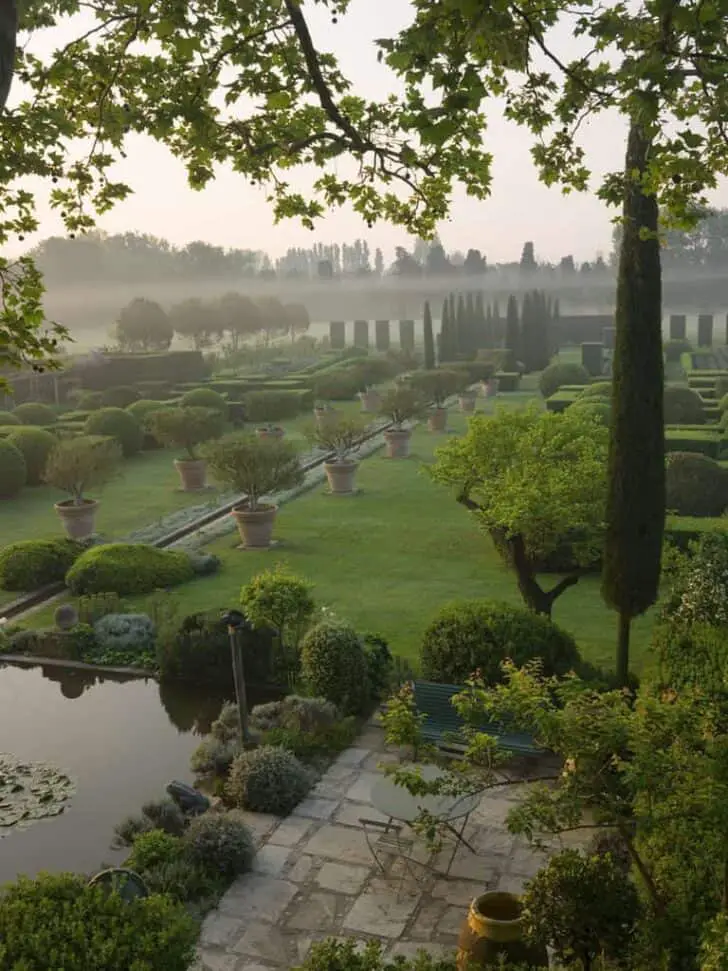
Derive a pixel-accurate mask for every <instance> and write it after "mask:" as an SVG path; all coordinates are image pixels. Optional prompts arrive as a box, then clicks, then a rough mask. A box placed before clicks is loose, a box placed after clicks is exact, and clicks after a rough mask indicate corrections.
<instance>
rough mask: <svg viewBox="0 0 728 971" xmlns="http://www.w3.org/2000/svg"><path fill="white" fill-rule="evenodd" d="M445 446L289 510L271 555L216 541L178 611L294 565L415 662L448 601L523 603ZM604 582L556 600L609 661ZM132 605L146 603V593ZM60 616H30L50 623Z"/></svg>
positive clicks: (332, 603)
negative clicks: (452, 470) (455, 490)
mask: <svg viewBox="0 0 728 971" xmlns="http://www.w3.org/2000/svg"><path fill="white" fill-rule="evenodd" d="M525 397H526V395H520V394H519V395H512V396H511V395H509V396H507V398H506V399H505V401H506V402H507V403H510V404H512V405H515V404H517V403H520V404H522V403H523V400H524V398H525ZM483 404H484V403H483V402H481V404H480V407H483ZM450 427H451V431H452V432H455V433H462V432H463V431H464V430H465V418H464V417H463V416H461V415H458V414H456V413H455V412H451V416H450ZM442 441H443V436H435V435H432V434H431V433H430V432H428V431H427V430H426V429H425V428H424V426H421V427H420V428H418V429H417V431H416V432H415V435H414V437H413V441H412V453H413V454H412V457H411V458H410V459H409V460H405V461H397V462H393V461H391V460H388V459H386V458H385V457H384V456H383V455H382V454H381V453H379V454H376V455H374V456H373V457H371V458H369V459H367V460H366V461H364V462H362V465H361V468H360V470H359V474H358V484H359V487H360V492H359V493H358V494H357V495H356V496H354V497H351V498H333V497H331V496H329V495H327V494H326V491H325V487H324V486H317V487H316V488H315V489H314V490H313V491H311V492H310V493H307V494H304V495H303V496H301V497H300V498H298V499H296V500H295V501H293V502H291V503H289V504H287V505H285V506H284V507H282V508H281V511H280V514H279V519H278V523H277V526H276V537H277V538H278V540H279V541H280V545H278V546H276V547H274V548H273V549H271V550H269V551H261V552H254V551H241V550H239V549H238V548H237V546H238V544H239V538H238V537H237V534H229V535H228V536H226V537H224V538H223V539H221V540H219V541H217V542H215V543H214V544H211V545H210V546H209V547H206V549H207V550H209V551H210V552H212V553H215V554H217V555H218V556H219V557H220V558H221V560H222V569H221V570H220V572H219V573H218V574H216V575H215V576H212V577H209V578H202V579H198V580H195V581H194V582H192V583H189V584H186V585H183V586H181V587H178V588H176V589H174V590H172V591H170V592H169V594H168V598H167V602H168V603H170V604H172V603H174V604H175V605H176V607H177V609H178V611H179V616H180V618H181V617H182V616H184V615H185V614H189V613H192V612H194V611H197V610H210V609H218V608H220V609H221V608H226V607H234V606H236V605H237V604H238V600H239V595H240V588H241V586H242V585H243V584H244V583H246V582H247V581H248V580H249V579H250V578H251V577H252V576H254V575H255V574H256V573H258V572H260V570H262V569H265V568H267V567H271V566H273V565H274V564H275V563H276V562H284V563H286V564H288V565H289V566H290V567H291V568H292V569H293V570H294V571H295V572H296V573H298V574H300V575H301V576H304V577H306V578H307V579H308V580H310V581H311V582H312V583H313V584H314V585H315V590H314V594H315V597H316V599H317V601H318V602H319V603H321V604H325V605H327V606H329V607H330V608H331V609H333V611H334V612H335V613H337V614H338V615H340V616H341V617H343V618H345V619H347V620H349V621H351V623H352V624H354V626H355V627H356V628H357V629H358V630H363V631H372V632H379V633H381V634H383V635H384V636H385V637H386V638H387V639H388V641H389V642H390V644H391V646H392V649H393V650H394V651H395V652H396V653H397V654H400V655H402V656H403V657H406V658H407V659H408V660H409V661H410V662H411V663H412V664H414V665H415V666H417V663H418V656H419V645H420V641H421V638H422V633H423V631H424V629H425V627H426V626H427V624H428V622H429V620H430V618H431V617H432V616H433V614H434V613H435V612H436V611H437V609H438V608H439V607H440V606H441V605H442V604H444V603H446V602H447V601H448V600H452V599H456V598H460V597H464V598H474V597H487V598H492V599H496V600H505V601H507V602H509V603H512V604H516V605H520V604H521V603H522V601H521V598H520V595H519V593H518V590H517V588H516V584H515V580H514V577H513V574H512V573H510V572H509V571H508V570H507V569H506V567H505V566H504V565H503V563H502V561H501V559H500V557H499V556H498V554H497V553H496V552H495V550H494V548H493V546H492V543H491V541H490V539H489V538H488V537H487V536H485V535H484V534H483V533H481V532H479V531H478V529H477V527H476V525H475V523H474V521H473V519H472V517H471V516H470V515H469V514H468V513H467V511H466V510H464V509H463V508H462V507H461V506H459V505H458V504H457V503H456V502H455V500H454V499H453V498H452V496H451V495H450V494H449V493H448V491H447V490H443V489H441V488H440V487H438V486H436V485H434V484H433V483H432V482H431V481H430V479H429V478H428V477H427V476H426V474H424V472H423V469H422V466H423V464H424V463H427V462H429V461H430V460H431V459H432V455H433V452H434V449H435V447H436V446H437V444H439V443H440V442H442ZM556 579H557V578H556V577H550V578H545V582H546V584H547V585H550V584H551V583H554V582H556ZM599 583H600V581H599V577H596V576H595V577H587V578H584V579H582V580H581V581H580V582H579V584H578V585H577V586H576V587H574V588H573V589H571V590H569V591H567V592H566V593H565V594H564V595H563V596H562V597H561V598H560V599H559V600H558V601H557V604H556V608H555V611H554V620H555V621H556V622H557V623H558V624H560V625H562V626H563V627H565V628H566V629H567V630H569V631H570V632H571V633H572V634H573V635H574V637H575V638H576V641H577V643H578V644H579V647H580V649H581V651H582V654H583V656H584V657H585V658H586V659H588V660H590V661H592V662H593V663H596V664H600V665H603V666H605V667H610V668H611V667H612V665H613V658H614V645H615V639H616V621H615V615H614V614H613V613H612V612H611V611H609V610H607V608H606V607H605V606H604V604H603V602H602V600H601V596H600V592H599ZM131 604H132V606H133V608H134V609H137V608H138V609H139V610H142V611H143V610H145V598H138V599H136V600H134V599H132V600H131ZM51 613H52V611H49V610H46V611H43V612H42V613H40V614H38V615H36V616H34V617H30V618H28V620H29V622H30V623H31V624H32V626H34V627H35V626H40V625H42V624H43V623H47V622H49V621H50V614H51ZM650 627H651V620H650V618H649V616H648V617H646V618H640V619H639V620H638V621H636V622H635V626H634V643H633V651H632V665H633V668H634V669H635V671H637V672H640V671H642V670H644V667H645V663H646V660H647V651H648V645H649V633H650Z"/></svg>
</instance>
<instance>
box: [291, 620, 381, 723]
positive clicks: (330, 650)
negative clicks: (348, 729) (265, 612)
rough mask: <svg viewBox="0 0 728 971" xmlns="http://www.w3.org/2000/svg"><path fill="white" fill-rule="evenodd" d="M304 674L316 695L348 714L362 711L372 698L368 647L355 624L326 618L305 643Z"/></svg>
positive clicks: (309, 688) (303, 647)
mask: <svg viewBox="0 0 728 971" xmlns="http://www.w3.org/2000/svg"><path fill="white" fill-rule="evenodd" d="M301 674H302V677H303V680H304V682H305V684H306V687H307V688H308V690H309V691H310V693H311V694H312V695H316V696H320V697H321V698H326V700H327V701H331V702H333V703H334V704H335V705H337V706H338V707H339V708H340V710H341V711H342V712H344V713H345V714H355V715H357V714H362V713H363V712H364V711H366V709H367V706H368V704H369V700H370V697H371V693H370V687H369V677H368V672H367V660H366V655H365V654H364V646H363V644H362V642H361V640H360V638H359V636H358V635H357V633H356V631H355V630H354V628H353V627H350V626H349V625H347V624H343V623H340V622H339V621H334V620H324V621H321V623H319V624H316V625H315V626H314V627H312V628H311V630H309V631H308V633H307V634H306V636H305V637H304V638H303V641H302V642H301Z"/></svg>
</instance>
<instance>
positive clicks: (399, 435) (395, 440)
mask: <svg viewBox="0 0 728 971" xmlns="http://www.w3.org/2000/svg"><path fill="white" fill-rule="evenodd" d="M411 438H412V432H411V431H410V430H409V428H390V429H389V431H386V432H385V433H384V441H385V442H386V443H387V458H389V459H406V458H407V456H408V455H409V453H410V439H411Z"/></svg>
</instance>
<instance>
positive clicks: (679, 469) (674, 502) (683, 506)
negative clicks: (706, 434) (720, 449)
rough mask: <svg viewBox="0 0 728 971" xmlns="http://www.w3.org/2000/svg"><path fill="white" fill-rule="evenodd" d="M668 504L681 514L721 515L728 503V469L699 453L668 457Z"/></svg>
mask: <svg viewBox="0 0 728 971" xmlns="http://www.w3.org/2000/svg"><path fill="white" fill-rule="evenodd" d="M666 466H667V471H666V479H665V489H666V497H665V506H666V508H667V510H668V512H673V513H677V515H678V516H721V515H722V514H723V512H724V511H725V509H726V507H727V506H728V469H724V468H723V466H721V465H718V463H717V462H715V461H714V460H713V459H711V458H708V456H707V455H700V454H698V453H697V452H669V453H668V454H667V456H666Z"/></svg>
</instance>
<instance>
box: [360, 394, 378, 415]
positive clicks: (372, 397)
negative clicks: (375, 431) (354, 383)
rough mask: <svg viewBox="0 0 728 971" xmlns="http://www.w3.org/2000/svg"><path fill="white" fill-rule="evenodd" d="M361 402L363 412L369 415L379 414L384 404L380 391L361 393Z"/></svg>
mask: <svg viewBox="0 0 728 971" xmlns="http://www.w3.org/2000/svg"><path fill="white" fill-rule="evenodd" d="M359 401H361V410H362V411H363V412H364V413H365V414H367V415H371V414H375V413H376V412H378V411H379V407H380V405H381V403H382V399H381V398H380V396H379V392H378V391H362V392H360V393H359Z"/></svg>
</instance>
